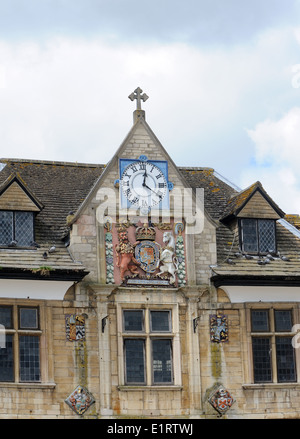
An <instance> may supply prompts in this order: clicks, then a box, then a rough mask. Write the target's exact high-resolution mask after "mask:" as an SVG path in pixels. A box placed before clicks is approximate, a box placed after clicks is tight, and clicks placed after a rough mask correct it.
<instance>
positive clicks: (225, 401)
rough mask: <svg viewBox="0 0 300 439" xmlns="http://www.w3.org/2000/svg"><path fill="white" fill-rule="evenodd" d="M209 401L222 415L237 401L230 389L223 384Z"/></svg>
mask: <svg viewBox="0 0 300 439" xmlns="http://www.w3.org/2000/svg"><path fill="white" fill-rule="evenodd" d="M208 401H209V402H210V404H211V405H212V406H213V408H214V409H215V410H217V411H218V412H219V413H220V414H221V415H224V414H225V413H226V412H227V410H229V409H230V407H231V406H232V404H233V403H234V402H235V400H234V399H233V398H232V396H231V395H230V393H229V392H228V390H226V389H225V388H224V387H223V386H219V387H218V388H217V389H216V390H215V391H214V392H213V393H212V394H211V395H210V397H209V399H208Z"/></svg>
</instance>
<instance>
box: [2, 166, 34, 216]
mask: <svg viewBox="0 0 300 439" xmlns="http://www.w3.org/2000/svg"><path fill="white" fill-rule="evenodd" d="M42 209H43V205H42V203H41V202H40V201H39V200H38V199H37V197H36V196H35V195H34V194H33V192H32V191H31V190H30V189H29V188H28V186H27V185H26V183H25V182H24V181H23V180H22V179H21V177H20V176H18V175H17V174H11V175H10V176H9V177H8V178H7V180H6V181H5V182H4V183H3V184H2V185H1V186H0V210H9V211H26V212H40V211H41V210H42Z"/></svg>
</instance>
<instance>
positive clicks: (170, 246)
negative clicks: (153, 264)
mask: <svg viewBox="0 0 300 439" xmlns="http://www.w3.org/2000/svg"><path fill="white" fill-rule="evenodd" d="M163 242H164V244H166V245H165V247H162V248H161V250H160V258H159V264H161V266H160V272H159V273H157V276H160V275H162V274H164V273H169V274H170V275H171V277H170V283H171V284H174V283H175V281H176V272H177V270H178V261H177V258H176V256H175V239H174V237H173V235H172V233H171V232H165V233H164V234H163Z"/></svg>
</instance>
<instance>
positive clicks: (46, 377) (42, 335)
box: [0, 299, 55, 388]
mask: <svg viewBox="0 0 300 439" xmlns="http://www.w3.org/2000/svg"><path fill="white" fill-rule="evenodd" d="M0 307H1V308H11V309H12V325H13V326H12V328H7V329H5V334H7V335H11V336H12V337H13V341H12V342H13V380H10V381H2V380H1V377H0V387H5V386H7V385H9V386H19V385H22V386H29V387H39V386H47V388H48V386H49V385H51V386H55V384H54V377H53V364H52V358H51V355H50V356H49V352H50V351H51V349H52V341H51V335H50V334H48V332H49V331H48V332H47V331H46V326H47V327H48V326H49V327H51V316H50V315H49V312H47V308H46V305H45V303H43V302H41V301H38V300H32V301H30V304H29V302H28V301H26V302H25V301H22V300H19V299H12V300H10V299H2V300H1V302H0ZM20 308H30V309H31V308H36V309H38V325H39V326H38V329H29V328H24V329H23V328H21V329H20V328H19V309H20ZM46 319H47V321H48V323H47V322H46ZM49 319H50V320H49ZM24 335H30V336H35V337H39V380H31V381H30V380H21V378H20V377H21V367H20V343H19V337H20V336H24Z"/></svg>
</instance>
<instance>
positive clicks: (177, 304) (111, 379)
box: [0, 89, 300, 419]
mask: <svg viewBox="0 0 300 439" xmlns="http://www.w3.org/2000/svg"><path fill="white" fill-rule="evenodd" d="M141 93H142V92H141V90H140V89H137V90H136V91H135V93H133V94H132V95H131V98H132V99H135V98H136V99H137V100H138V106H137V110H136V111H135V112H134V123H133V126H132V128H131V130H130V131H129V133H128V135H127V136H126V138H125V139H124V141H123V142H122V144H121V146H120V147H119V149H118V150H117V152H116V153H115V155H114V156H113V157H112V159H111V161H110V162H109V163H108V164H107V165H94V164H78V163H61V162H46V161H34V160H33V161H30V160H21V159H2V160H1V162H2V163H3V168H2V170H1V172H0V267H1V270H0V324H1V325H2V326H1V328H0V329H1V330H2V332H1V334H0V335H1V337H2V338H1V340H0V343H1V347H0V418H69V419H72V418H78V417H83V418H102V419H123V418H128V417H131V418H150V419H154V418H155V419H159V418H160V419H176V418H177V419H179V418H181V419H187V418H191V419H198V418H217V417H223V418H257V417H259V418H282V417H284V418H289V417H290V418H298V417H299V414H300V410H299V404H298V400H299V396H300V381H299V380H300V370H299V368H300V358H299V355H300V354H299V349H298V343H299V341H298V335H297V334H298V329H299V326H298V325H299V324H300V314H299V313H300V309H299V308H300V306H299V303H300V300H299V298H300V278H299V268H300V260H299V255H300V234H299V230H298V229H297V228H296V227H294V226H293V224H291V222H288V221H287V219H286V218H287V217H285V214H284V213H283V212H282V210H281V209H280V207H279V206H277V205H276V203H275V202H274V201H273V200H272V199H271V198H270V197H269V195H268V194H267V193H266V191H265V190H264V188H263V187H262V185H261V184H260V183H259V182H257V183H255V184H253V185H252V186H251V187H249V188H247V189H245V190H243V191H237V190H236V189H235V188H233V187H232V186H231V185H230V184H228V183H226V182H225V181H224V179H222V178H221V177H220V176H219V175H218V174H217V173H216V172H215V171H214V170H213V169H211V168H201V167H193V168H187V167H185V168H184V167H178V166H176V165H175V163H174V162H173V160H172V159H171V157H170V156H169V154H168V153H167V151H166V150H165V149H164V147H163V146H162V145H161V143H160V142H159V140H158V139H157V137H156V136H155V134H154V133H153V131H152V130H151V128H150V126H149V125H148V123H147V122H146V119H145V113H144V111H143V110H141V108H140V100H141V99H142V97H143V96H144V95H142V94H141ZM128 209H129V210H128ZM180 214H181V215H180Z"/></svg>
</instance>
